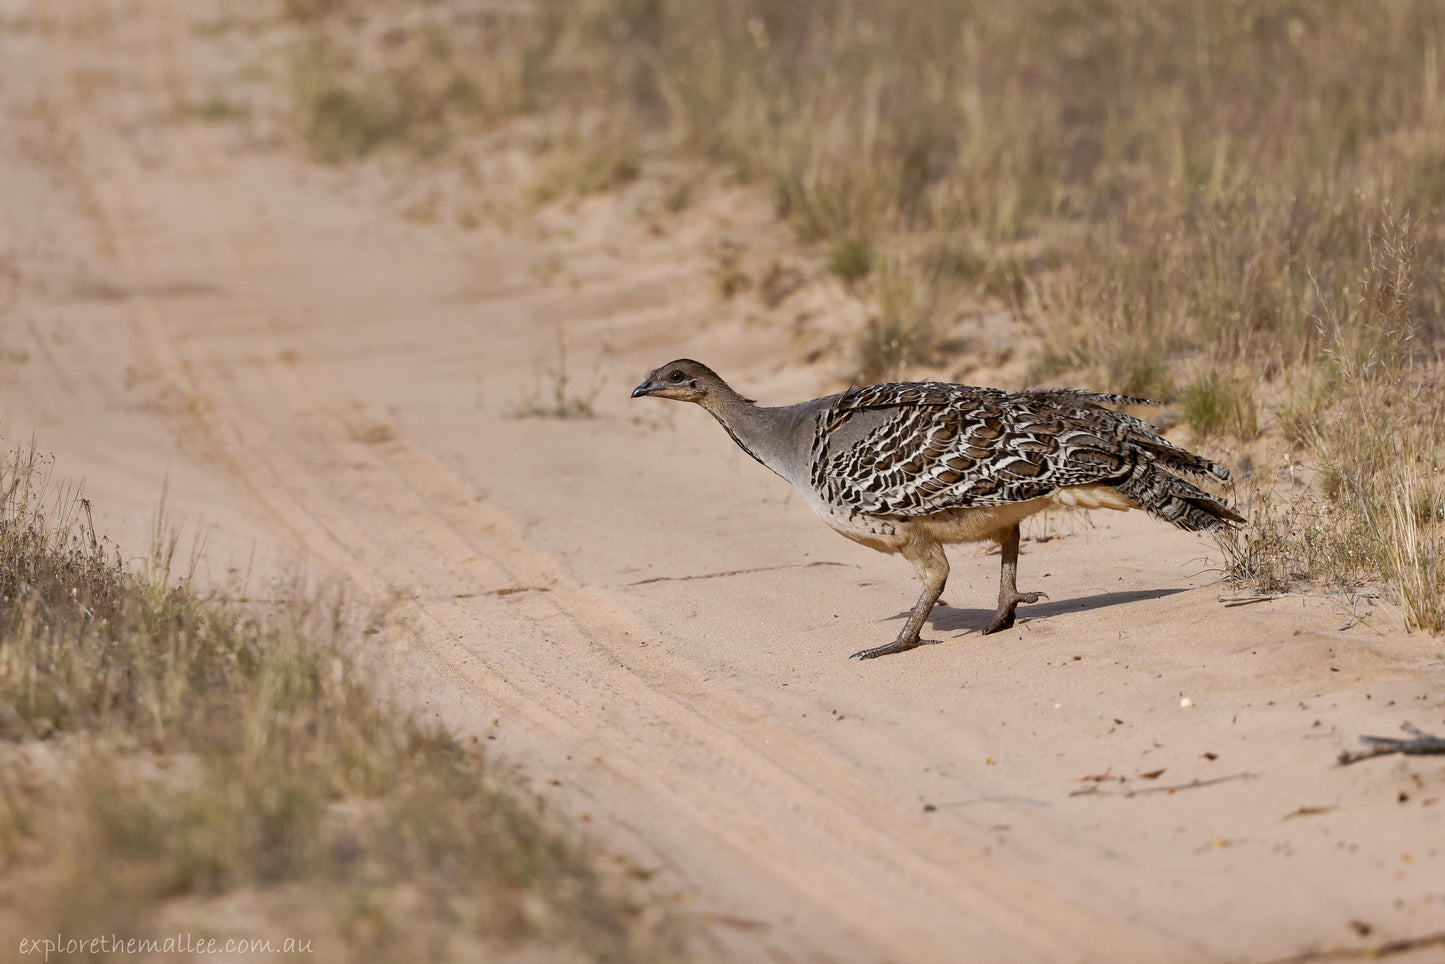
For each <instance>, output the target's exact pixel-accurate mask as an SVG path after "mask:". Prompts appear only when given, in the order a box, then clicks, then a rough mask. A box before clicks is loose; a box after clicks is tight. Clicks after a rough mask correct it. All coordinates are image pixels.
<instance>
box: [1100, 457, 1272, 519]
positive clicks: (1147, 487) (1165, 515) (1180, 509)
mask: <svg viewBox="0 0 1445 964" xmlns="http://www.w3.org/2000/svg"><path fill="white" fill-rule="evenodd" d="M1201 461H1204V460H1202V459H1201ZM1210 464H1211V465H1213V463H1210ZM1171 467H1172V466H1171ZM1211 474H1213V473H1211ZM1226 476H1227V473H1226ZM1113 485H1114V487H1115V488H1116V489H1118V490H1119V491H1120V492H1122V493H1124V494H1125V495H1127V496H1128V497H1129V498H1131V499H1133V500H1134V501H1135V502H1137V503H1138V504H1139V505H1140V506H1141V507H1143V508H1144V509H1145V510H1146V511H1147V512H1148V513H1149V514H1150V515H1152V516H1154V517H1155V518H1156V519H1163V520H1164V521H1165V522H1169V523H1172V524H1174V525H1176V526H1178V527H1179V528H1181V529H1187V530H1189V531H1190V532H1212V531H1214V530H1216V529H1224V528H1228V527H1230V526H1233V525H1237V524H1239V523H1241V522H1244V521H1245V520H1244V517H1243V516H1241V515H1239V513H1237V512H1235V511H1234V510H1233V509H1231V508H1230V507H1229V503H1227V502H1225V501H1223V500H1222V499H1219V498H1217V497H1216V496H1212V495H1210V494H1209V493H1208V492H1205V491H1204V490H1203V489H1200V488H1197V487H1196V486H1194V485H1191V484H1190V483H1188V482H1186V481H1184V480H1183V479H1181V478H1179V477H1178V476H1177V475H1172V474H1171V473H1169V472H1167V471H1165V470H1164V468H1162V467H1161V466H1160V465H1158V464H1157V463H1155V462H1153V461H1141V462H1140V463H1138V464H1137V465H1136V466H1135V467H1134V471H1133V472H1131V473H1129V475H1127V476H1125V477H1124V478H1123V479H1120V480H1119V481H1118V482H1115V483H1113Z"/></svg>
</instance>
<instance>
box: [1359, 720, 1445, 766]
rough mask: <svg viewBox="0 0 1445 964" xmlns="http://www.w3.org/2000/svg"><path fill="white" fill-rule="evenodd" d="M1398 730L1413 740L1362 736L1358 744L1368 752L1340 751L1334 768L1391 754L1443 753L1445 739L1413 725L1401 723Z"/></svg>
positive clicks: (1419, 754)
mask: <svg viewBox="0 0 1445 964" xmlns="http://www.w3.org/2000/svg"><path fill="white" fill-rule="evenodd" d="M1400 729H1402V730H1404V731H1405V732H1406V733H1408V734H1410V736H1412V737H1414V739H1410V740H1401V739H1397V738H1396V737H1392V736H1362V737H1360V742H1361V743H1363V744H1365V745H1366V746H1368V747H1369V749H1368V750H1361V751H1360V752H1358V753H1351V752H1350V751H1349V750H1341V751H1340V755H1339V757H1338V758H1337V759H1336V761H1335V765H1336V766H1348V765H1350V764H1351V763H1359V762H1360V761H1361V760H1368V759H1370V758H1372V757H1377V756H1390V755H1391V754H1393V753H1405V754H1410V755H1412V756H1429V755H1431V754H1436V753H1445V739H1442V738H1441V737H1438V736H1434V735H1432V734H1430V733H1426V732H1425V731H1424V730H1422V729H1420V728H1419V727H1418V726H1415V725H1414V724H1413V723H1401V724H1400Z"/></svg>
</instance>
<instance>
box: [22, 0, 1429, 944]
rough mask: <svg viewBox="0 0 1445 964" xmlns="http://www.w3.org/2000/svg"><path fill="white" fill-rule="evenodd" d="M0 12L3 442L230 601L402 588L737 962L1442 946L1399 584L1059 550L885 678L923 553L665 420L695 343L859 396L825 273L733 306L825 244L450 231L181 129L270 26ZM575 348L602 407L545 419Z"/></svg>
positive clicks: (718, 359) (580, 221)
mask: <svg viewBox="0 0 1445 964" xmlns="http://www.w3.org/2000/svg"><path fill="white" fill-rule="evenodd" d="M3 8H4V11H5V13H4V18H5V19H4V20H3V21H0V23H3V26H0V60H3V62H4V63H5V64H6V65H7V66H6V71H5V76H4V78H3V83H0V111H3V115H0V184H4V185H5V187H4V189H3V190H0V268H3V273H0V351H3V358H0V430H3V433H4V435H5V437H6V439H7V440H8V441H9V442H11V443H26V442H28V441H29V440H30V439H31V438H32V437H33V438H34V439H35V440H36V443H37V445H38V446H39V448H40V449H42V450H43V451H44V452H46V453H53V457H54V464H53V472H54V475H55V478H56V479H57V480H81V479H83V482H84V491H85V493H86V495H87V496H88V497H89V499H90V500H91V501H92V503H93V505H94V510H95V517H96V523H97V526H98V528H99V529H100V530H101V531H102V532H104V533H105V534H107V535H108V536H109V537H110V538H111V539H113V540H114V541H115V542H116V544H117V545H118V546H119V547H120V549H121V551H122V554H123V555H125V556H126V557H128V558H132V559H140V558H143V557H144V556H145V555H146V553H147V551H148V548H149V545H150V543H151V539H152V535H153V532H154V529H155V525H156V516H157V513H158V511H159V510H160V508H161V506H162V493H164V514H165V518H166V520H168V521H167V522H163V523H162V527H163V528H165V526H167V525H173V526H174V525H178V526H180V531H181V533H182V546H183V548H187V549H188V548H189V547H190V546H191V544H192V543H193V542H195V541H197V540H203V541H204V543H205V545H204V550H205V551H204V555H203V557H202V559H201V562H200V563H199V565H198V568H197V578H198V579H199V580H200V581H201V582H202V583H204V584H207V585H212V586H231V587H232V589H233V590H234V591H235V592H239V593H246V594H249V595H250V596H253V597H254V596H262V595H264V594H265V592H266V586H268V585H269V584H270V582H271V580H273V579H275V578H276V577H278V576H280V575H287V574H300V575H304V576H306V577H307V578H310V579H312V580H316V581H328V580H339V581H343V582H345V583H346V584H347V585H348V586H349V587H350V589H349V591H350V592H351V593H352V594H353V597H354V598H356V599H358V600H361V601H377V602H380V601H382V600H386V599H393V600H399V601H398V602H395V603H393V605H394V607H395V611H398V612H402V613H404V614H405V616H406V629H405V631H395V632H390V633H387V634H383V636H384V638H379V639H378V640H377V641H376V642H375V643H374V645H376V646H377V647H378V653H377V658H378V661H379V664H381V665H384V666H385V667H386V668H387V669H386V672H387V673H388V678H389V679H390V680H392V681H393V682H394V684H395V687H396V692H397V694H398V695H399V697H400V698H401V699H404V700H406V701H408V702H409V703H410V704H411V705H413V706H415V707H416V708H417V709H418V710H419V711H420V712H422V713H425V714H427V715H429V716H433V717H435V718H437V719H439V720H441V721H443V722H444V723H445V724H446V725H448V726H450V727H453V728H455V729H456V730H457V731H458V732H460V733H462V734H463V735H470V736H476V737H477V738H478V739H479V741H485V745H486V747H487V749H488V751H489V753H490V754H491V756H492V758H493V759H494V760H496V761H498V763H499V764H501V765H505V766H507V767H510V768H513V769H514V770H515V771H516V772H517V773H518V774H519V775H520V777H521V778H523V779H525V780H526V781H527V782H528V784H529V785H530V786H533V787H535V788H537V789H540V790H542V791H544V792H545V794H546V796H547V798H548V800H549V801H550V802H551V804H552V805H553V806H555V807H557V808H559V809H560V810H562V811H563V812H565V813H567V814H568V815H570V816H571V817H573V818H575V819H577V820H578V821H580V822H582V824H583V825H584V826H585V827H586V828H587V833H588V834H589V836H591V837H592V838H593V839H595V840H596V841H597V842H598V843H599V844H600V845H602V846H604V847H607V848H611V849H614V850H617V851H620V852H621V853H624V854H626V855H628V856H629V857H631V858H632V859H634V860H636V861H637V862H638V863H640V864H641V865H643V866H644V867H647V868H649V869H651V870H654V871H655V872H656V874H655V876H654V878H653V884H652V886H654V887H655V888H656V889H657V890H658V891H659V892H660V893H663V894H665V895H668V899H670V900H675V901H676V903H677V905H678V906H679V907H680V908H681V909H682V910H683V912H684V913H688V914H693V915H695V916H696V917H697V918H698V919H699V920H700V922H701V925H702V927H703V929H704V931H705V938H704V940H705V956H707V957H708V958H717V959H731V960H746V961H758V960H776V961H959V960H968V961H1030V962H1032V961H1108V962H1130V961H1141V962H1142V961H1267V960H1271V959H1275V958H1279V957H1284V956H1287V955H1291V954H1296V953H1300V952H1303V951H1307V950H1310V949H1322V948H1327V947H1330V946H1331V945H1335V944H1342V945H1349V946H1355V945H1360V944H1362V943H1374V942H1379V941H1384V940H1390V939H1395V938H1406V937H1413V936H1418V935H1421V934H1425V933H1429V932H1432V931H1436V930H1440V929H1441V928H1442V927H1445V834H1442V829H1445V822H1442V817H1441V814H1442V812H1445V803H1442V798H1445V761H1442V760H1441V759H1440V758H1429V757H1419V758H1408V759H1407V758H1402V757H1387V758H1382V759H1377V760H1371V761H1368V762H1364V763H1360V764H1357V765H1354V766H1350V767H1337V766H1335V765H1334V761H1335V757H1336V755H1337V754H1338V752H1339V751H1340V750H1341V749H1343V748H1353V747H1355V746H1357V737H1358V735H1360V734H1363V733H1374V734H1381V735H1390V734H1394V733H1396V732H1397V731H1398V728H1399V727H1400V725H1401V723H1403V722H1406V721H1409V722H1412V723H1414V724H1417V725H1419V726H1421V727H1423V728H1424V729H1426V730H1432V731H1434V732H1437V733H1438V732H1445V697H1442V687H1441V684H1442V682H1445V664H1442V660H1441V657H1440V644H1439V642H1438V640H1436V639H1433V638H1431V637H1428V636H1424V635H1420V634H1414V635H1410V634H1407V633H1405V632H1404V630H1403V623H1402V620H1401V617H1400V615H1399V613H1398V612H1397V611H1396V610H1395V609H1394V608H1393V607H1391V606H1390V605H1389V604H1388V603H1387V602H1385V601H1384V600H1378V599H1358V598H1355V599H1351V598H1349V597H1327V596H1322V595H1314V596H1302V597H1290V598H1284V599H1279V600H1274V601H1269V602H1261V603H1258V604H1254V605H1247V606H1234V607H1231V606H1226V605H1225V604H1223V603H1221V602H1219V601H1218V600H1217V598H1216V597H1217V596H1218V595H1220V594H1227V593H1229V592H1231V590H1230V589H1229V587H1228V586H1226V585H1224V584H1222V583H1221V582H1220V571H1221V568H1222V561H1221V557H1220V552H1219V550H1218V548H1217V547H1216V546H1215V545H1214V543H1213V542H1212V541H1211V540H1210V539H1208V538H1205V537H1200V536H1198V535H1192V534H1189V533H1183V532H1178V531H1174V530H1171V529H1169V528H1167V527H1165V526H1163V525H1162V524H1160V523H1157V522H1154V521H1152V520H1150V519H1148V518H1147V517H1144V516H1143V515H1142V514H1140V513H1129V514H1119V513H1112V512H1096V513H1093V514H1084V513H1075V514H1067V515H1060V516H1053V517H1049V518H1047V519H1044V520H1036V521H1034V522H1031V523H1030V525H1029V527H1028V528H1027V529H1026V531H1025V535H1026V537H1029V541H1027V542H1026V543H1025V545H1024V551H1023V555H1022V558H1021V562H1020V578H1019V583H1020V588H1022V589H1024V590H1026V591H1027V590H1043V591H1045V592H1047V593H1048V596H1049V599H1048V601H1047V602H1043V603H1039V604H1036V605H1033V606H1028V607H1024V608H1023V609H1021V610H1020V614H1021V619H1020V622H1019V624H1018V625H1017V626H1016V627H1015V628H1014V629H1013V630H1011V631H1007V632H1004V633H1001V634H998V635H995V636H990V637H987V638H984V637H981V636H980V635H979V633H978V630H979V628H980V627H981V626H982V625H983V624H984V623H985V622H986V621H987V618H988V615H989V613H990V612H991V609H992V606H991V600H992V599H993V596H994V594H995V592H996V585H997V582H996V580H997V568H998V560H997V557H996V555H990V554H988V553H987V552H986V551H985V550H984V549H983V548H981V547H970V546H962V547H957V548H955V549H953V550H952V551H951V558H952V561H953V575H952V578H951V580H950V583H949V586H948V588H947V590H946V592H945V594H944V599H945V600H946V604H944V605H940V606H939V607H938V609H937V610H936V611H935V613H934V615H933V617H932V619H931V620H930V623H929V625H928V626H927V627H926V628H925V633H924V635H925V638H927V639H930V640H935V641H936V642H937V645H930V646H925V647H921V648H920V649H918V650H915V651H913V652H910V653H907V654H902V655H899V656H893V657H888V658H884V659H878V660H874V661H870V662H863V663H860V662H857V661H850V660H848V659H847V656H848V654H849V653H852V652H854V651H855V650H858V649H860V648H863V647H865V646H869V645H876V644H878V643H881V642H885V641H887V640H888V639H891V638H892V637H893V635H894V634H896V632H897V629H898V626H899V624H900V621H901V620H902V619H903V618H904V616H905V614H906V612H907V610H908V609H909V608H910V607H911V605H912V603H913V601H914V599H915V598H916V595H917V592H918V587H917V584H916V580H915V577H914V575H913V573H912V572H911V569H910V567H909V566H907V564H906V563H904V562H902V561H901V560H900V559H898V558H896V557H895V558H889V557H884V556H881V555H878V554H876V553H873V552H870V551H869V550H867V549H864V548H862V547H859V546H856V545H853V544H851V543H848V542H846V541H845V540H843V539H841V538H839V537H838V536H837V535H835V534H834V533H832V532H830V531H829V530H828V529H827V528H826V527H825V526H824V525H822V524H821V523H820V522H819V521H817V520H816V519H814V518H813V517H812V516H811V515H810V513H809V512H808V510H807V509H806V507H805V506H804V505H803V504H802V501H801V500H800V499H799V498H798V497H797V496H796V495H795V494H794V493H792V492H791V491H790V489H789V487H788V486H787V484H786V483H784V482H783V481H782V480H780V479H778V478H776V477H774V476H772V475H771V474H770V473H768V472H767V471H765V470H764V469H762V468H761V467H760V466H758V465H757V464H756V463H754V462H753V461H752V460H750V459H749V458H748V457H747V456H746V455H745V454H744V453H742V452H741V451H739V450H738V449H737V448H736V447H735V446H734V445H733V444H732V442H731V441H730V440H729V439H728V438H727V437H726V435H725V434H724V433H723V432H721V431H720V430H718V428H717V427H716V426H715V425H714V424H713V423H712V421H711V420H710V419H709V418H708V416H707V415H706V414H705V413H704V412H702V411H701V410H699V409H696V408H694V407H690V406H680V405H677V404H674V403H668V402H664V401H659V400H656V399H641V400H632V399H630V398H629V397H628V393H629V391H630V389H631V388H632V387H633V386H634V385H635V384H637V382H638V381H639V380H640V379H641V377H642V376H643V375H644V374H645V373H646V372H647V371H648V370H649V369H651V368H652V367H654V366H656V365H659V364H662V363H663V362H665V361H668V360H670V359H672V358H675V357H679V356H690V357H695V358H699V359H701V360H703V361H705V362H707V363H709V364H710V365H712V366H713V367H714V368H716V369H717V370H718V371H719V372H721V373H722V374H723V375H724V377H726V378H728V379H729V380H730V381H731V382H732V383H733V384H734V385H735V386H736V387H738V388H739V389H740V390H742V391H744V393H746V394H749V395H751V396H753V397H756V398H758V399H760V400H761V401H763V402H766V403H788V402H793V401H798V400H801V399H803V398H807V397H813V396H814V395H817V394H821V393H824V392H827V391H833V390H837V389H838V388H839V387H841V385H842V383H841V382H840V377H841V376H842V374H843V372H844V371H845V367H844V366H842V365H841V364H839V363H837V360H836V359H837V352H836V351H834V352H833V353H832V354H829V353H828V352H827V351H824V352H822V353H819V352H814V351H812V350H811V349H813V348H816V347H817V346H819V345H823V346H829V345H832V346H835V347H836V345H837V344H838V338H840V337H842V335H840V334H839V333H841V332H846V331H847V330H848V326H850V325H853V324H855V323H856V322H857V321H858V318H857V313H858V311H859V309H858V307H857V306H856V305H853V304H851V303H850V302H849V299H847V298H846V297H845V295H844V294H843V293H842V292H841V291H840V290H838V289H836V288H835V287H830V282H828V281H826V280H824V279H820V278H818V277H816V276H811V277H809V278H807V279H806V284H804V286H803V287H802V288H801V289H800V290H799V291H798V293H796V294H792V295H790V296H788V297H787V298H785V299H783V300H782V301H781V302H780V303H778V304H772V305H769V304H765V303H764V302H763V301H762V300H761V299H759V298H758V297H756V295H755V294H747V295H745V296H742V297H740V298H734V299H732V300H731V301H727V300H724V299H723V298H722V296H721V295H720V294H719V290H718V282H717V277H716V270H717V264H718V259H717V257H716V251H717V245H718V244H719V243H721V242H722V241H725V240H728V239H737V238H742V239H743V240H744V241H745V242H746V244H747V245H748V250H749V251H751V252H757V251H759V250H761V251H765V252H767V251H776V252H778V254H777V257H779V258H783V259H786V258H787V256H788V255H787V252H788V251H789V250H791V248H790V245H791V244H792V242H791V240H790V236H789V234H788V231H787V229H786V227H785V226H782V225H779V224H777V223H776V222H775V221H774V219H773V218H772V216H771V213H770V212H769V211H768V209H767V205H766V204H765V199H761V198H758V197H755V196H751V195H749V194H748V193H746V192H745V191H742V190H740V189H722V188H719V189H715V190H710V191H708V192H706V193H705V195H704V196H703V197H702V199H701V200H700V201H699V203H698V204H697V205H695V206H694V207H692V208H690V209H688V210H686V211H684V212H681V213H679V214H675V215H667V216H666V217H659V216H654V215H649V214H648V213H647V206H646V201H647V198H648V196H649V195H648V193H647V192H648V191H649V190H650V189H652V188H655V185H652V186H651V187H649V185H648V183H647V181H646V178H644V179H643V182H641V183H639V184H637V185H633V186H629V187H628V188H627V189H625V190H623V191H620V192H618V193H616V194H614V195H611V196H608V197H603V198H596V199H590V200H586V201H581V202H575V203H568V204H563V205H559V206H557V207H555V208H553V209H550V210H548V211H546V212H544V213H543V214H541V215H539V216H537V217H535V218H528V219H525V220H522V221H520V222H515V223H511V224H506V225H501V224H496V223H492V222H490V221H485V220H484V221H483V223H481V224H480V225H479V226H477V227H475V228H474V229H471V230H465V229H463V228H461V227H458V226H456V225H453V224H448V223H440V224H436V223H421V222H422V221H424V220H426V219H418V218H415V217H413V218H407V217H405V216H403V213H402V212H401V210H400V208H401V204H400V203H399V202H398V200H397V197H396V194H395V192H394V191H391V190H390V188H389V187H388V185H389V184H394V183H395V182H394V179H393V180H388V178H387V176H386V174H385V171H384V170H382V171H381V172H379V173H378V171H377V170H375V169H371V168H369V169H366V170H368V171H370V173H365V172H363V173H356V172H349V171H333V170H327V169H323V168H318V167H314V166H310V165H308V164H307V163H306V162H304V161H302V160H300V159H298V158H297V157H296V156H295V154H294V153H293V152H289V151H286V150H283V149H280V148H279V147H277V146H275V145H267V144H264V143H261V144H258V143H257V142H256V138H255V137H254V136H253V135H254V132H252V134H250V135H248V134H247V132H246V130H245V129H244V125H241V126H238V125H235V124H217V123H212V122H207V121H205V120H203V119H199V118H197V117H192V116H188V115H186V114H185V112H183V111H178V110H177V109H176V104H177V99H178V97H183V96H184V95H185V93H186V92H189V91H195V90H199V89H203V87H204V84H205V82H206V79H207V78H208V77H210V76H212V74H213V73H214V71H215V70H216V69H217V68H216V66H215V64H216V62H217V61H216V58H217V57H218V56H219V54H218V53H217V51H218V50H219V49H222V48H224V44H225V43H226V42H227V36H226V35H225V33H224V32H221V33H219V34H217V33H216V32H215V31H211V32H206V31H204V30H202V29H200V28H201V27H203V26H204V23H205V21H206V18H207V17H209V16H212V13H211V12H209V11H208V10H207V8H206V6H205V5H203V4H188V3H184V2H181V0H172V2H164V0H154V2H112V3H103V2H99V0H67V2H66V3H64V4H58V3H42V2H38V0H37V2H21V0H8V2H6V3H5V4H4V5H3ZM232 39H234V38H232ZM178 92H181V93H180V94H178ZM502 167H505V165H502ZM763 257H764V260H766V257H767V256H766V255H764V256H763ZM779 319H781V321H780V320H779ZM559 341H560V342H563V343H565V347H566V365H567V370H568V373H569V376H570V381H569V384H568V386H567V389H566V391H567V393H568V394H569V395H570V396H571V397H575V398H580V399H582V400H584V401H587V400H590V406H591V409H592V412H593V417H590V418H574V419H565V420H564V419H547V418H524V417H518V414H519V412H521V411H523V410H525V409H527V408H528V407H533V406H536V405H539V404H545V403H547V402H549V401H550V400H551V398H552V394H551V393H552V389H553V386H554V383H555V379H554V378H553V377H552V376H551V375H549V372H548V370H549V369H553V370H555V369H556V368H557V366H558V365H559ZM810 359H811V360H810ZM999 374H1000V377H1004V374H1005V373H999ZM1010 377H1012V376H1010ZM1095 387H1107V386H1095ZM1171 787H1174V788H1178V789H1174V790H1172V791H1171V790H1169V789H1168V788H1171ZM1366 931H1368V933H1366ZM1362 935H1364V936H1362ZM1429 953H1430V952H1421V953H1417V954H1416V955H1414V957H1413V959H1419V960H1426V959H1432V958H1430V957H1429V956H1428V955H1429ZM1434 953H1436V954H1438V953H1439V951H1438V949H1437V950H1436V951H1434Z"/></svg>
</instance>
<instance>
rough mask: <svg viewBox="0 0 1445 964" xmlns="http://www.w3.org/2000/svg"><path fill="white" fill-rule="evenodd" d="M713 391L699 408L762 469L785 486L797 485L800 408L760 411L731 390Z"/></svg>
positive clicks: (801, 413)
mask: <svg viewBox="0 0 1445 964" xmlns="http://www.w3.org/2000/svg"><path fill="white" fill-rule="evenodd" d="M723 388H724V389H725V390H724V391H714V392H713V393H712V397H710V398H709V399H708V404H706V405H704V406H703V407H704V408H706V409H707V410H708V412H710V413H711V414H712V417H713V418H715V419H717V420H718V424H719V425H721V426H722V427H723V429H724V430H725V431H726V432H727V433H728V435H730V436H732V440H733V441H734V442H736V443H738V448H740V449H742V450H743V451H744V452H746V453H748V455H750V456H752V457H753V458H754V459H756V460H757V461H758V462H761V463H762V464H763V465H766V466H767V467H768V468H770V469H772V470H773V471H774V472H776V473H777V474H778V475H781V476H782V477H783V478H785V479H787V480H788V481H789V482H793V483H794V484H797V480H798V479H799V478H806V477H807V475H806V472H804V473H803V475H802V476H799V474H798V470H799V465H797V464H795V463H796V462H798V456H799V455H800V453H802V452H806V451H807V446H806V445H802V446H801V447H800V445H799V443H798V440H797V433H798V429H799V427H800V425H801V423H802V421H803V419H804V418H805V416H806V414H807V413H805V412H803V411H801V409H802V408H803V406H799V405H791V406H786V407H782V408H760V407H758V406H757V405H756V404H754V403H753V402H752V401H751V400H750V399H746V398H743V397H742V396H741V395H739V394H738V393H737V392H735V391H733V390H732V389H731V388H727V387H726V386H723Z"/></svg>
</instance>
